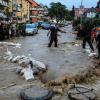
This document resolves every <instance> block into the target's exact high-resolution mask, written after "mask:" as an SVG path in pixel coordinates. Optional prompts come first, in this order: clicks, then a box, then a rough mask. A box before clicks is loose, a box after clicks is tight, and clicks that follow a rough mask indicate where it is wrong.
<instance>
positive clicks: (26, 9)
mask: <svg viewBox="0 0 100 100" xmlns="http://www.w3.org/2000/svg"><path fill="white" fill-rule="evenodd" d="M31 5H32V0H17V12H16V13H17V14H16V16H17V19H18V22H19V23H20V22H26V21H29V20H30V7H31Z"/></svg>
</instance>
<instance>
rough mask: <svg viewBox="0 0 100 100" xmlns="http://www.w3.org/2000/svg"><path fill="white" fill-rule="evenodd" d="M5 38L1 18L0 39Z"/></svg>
mask: <svg viewBox="0 0 100 100" xmlns="http://www.w3.org/2000/svg"><path fill="white" fill-rule="evenodd" d="M3 39H4V29H3V23H2V21H1V19H0V40H3Z"/></svg>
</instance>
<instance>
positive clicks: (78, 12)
mask: <svg viewBox="0 0 100 100" xmlns="http://www.w3.org/2000/svg"><path fill="white" fill-rule="evenodd" d="M87 9H88V8H84V6H82V5H81V6H80V7H79V8H75V9H74V12H75V14H74V15H75V18H74V19H78V18H80V17H82V16H83V14H84V12H85V11H86V10H87Z"/></svg>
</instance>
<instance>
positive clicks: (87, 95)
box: [68, 85, 95, 100]
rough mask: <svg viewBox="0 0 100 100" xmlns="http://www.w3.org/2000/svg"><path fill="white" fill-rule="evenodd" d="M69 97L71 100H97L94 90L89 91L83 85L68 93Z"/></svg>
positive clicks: (74, 87) (71, 89)
mask: <svg viewBox="0 0 100 100" xmlns="http://www.w3.org/2000/svg"><path fill="white" fill-rule="evenodd" d="M68 97H69V98H70V99H71V100H95V93H94V92H93V89H89V88H87V87H85V86H82V85H74V86H73V87H72V88H70V89H69V91H68Z"/></svg>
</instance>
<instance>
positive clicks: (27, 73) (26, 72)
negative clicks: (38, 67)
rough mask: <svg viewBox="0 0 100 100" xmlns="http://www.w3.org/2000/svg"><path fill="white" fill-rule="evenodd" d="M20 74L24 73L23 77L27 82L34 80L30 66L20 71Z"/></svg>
mask: <svg viewBox="0 0 100 100" xmlns="http://www.w3.org/2000/svg"><path fill="white" fill-rule="evenodd" d="M21 73H24V75H23V76H24V78H25V79H26V80H27V81H29V80H33V79H34V76H33V71H32V69H31V67H30V66H29V67H26V68H24V69H22V71H21Z"/></svg>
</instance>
